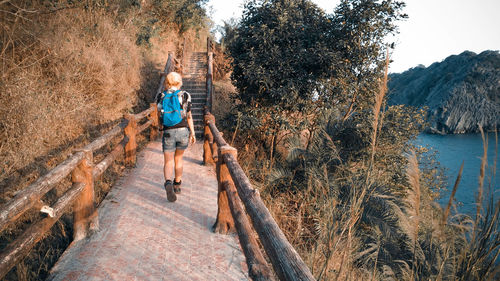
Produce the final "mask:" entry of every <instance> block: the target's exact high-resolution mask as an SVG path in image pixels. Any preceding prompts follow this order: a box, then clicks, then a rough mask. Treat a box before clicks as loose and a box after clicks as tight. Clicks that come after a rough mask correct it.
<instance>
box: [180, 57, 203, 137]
mask: <svg viewBox="0 0 500 281" xmlns="http://www.w3.org/2000/svg"><path fill="white" fill-rule="evenodd" d="M184 63H185V65H184V69H183V74H182V76H183V78H182V82H183V85H182V89H183V90H184V91H187V92H188V93H189V94H191V102H192V107H191V114H192V115H193V122H194V130H195V133H196V137H198V138H200V137H202V136H203V107H204V106H205V105H206V101H207V90H206V74H207V53H206V52H193V53H191V54H190V55H188V56H187V57H186V59H185V60H184Z"/></svg>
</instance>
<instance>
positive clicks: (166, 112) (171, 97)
mask: <svg viewBox="0 0 500 281" xmlns="http://www.w3.org/2000/svg"><path fill="white" fill-rule="evenodd" d="M179 93H180V90H177V91H175V92H173V93H169V92H167V91H165V92H164V95H165V96H164V97H163V99H162V102H161V105H162V118H161V120H162V123H163V125H164V126H167V127H171V126H174V125H177V124H179V123H180V122H181V121H182V116H183V114H182V113H183V112H182V107H181V104H180V102H179Z"/></svg>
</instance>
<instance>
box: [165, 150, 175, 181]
mask: <svg viewBox="0 0 500 281" xmlns="http://www.w3.org/2000/svg"><path fill="white" fill-rule="evenodd" d="M163 158H164V161H163V175H164V176H165V181H167V180H172V178H173V177H172V176H173V171H172V168H173V166H174V152H173V151H172V152H170V151H165V152H164V153H163Z"/></svg>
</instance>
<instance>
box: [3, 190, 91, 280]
mask: <svg viewBox="0 0 500 281" xmlns="http://www.w3.org/2000/svg"><path fill="white" fill-rule="evenodd" d="M84 188H85V184H83V183H80V184H76V185H75V186H73V187H72V188H71V189H70V190H68V191H67V192H66V193H65V194H64V195H63V196H61V197H60V198H59V200H57V202H56V203H55V204H54V207H53V217H47V218H45V219H43V220H41V221H40V222H38V223H36V224H33V225H32V226H30V227H29V228H28V229H27V230H26V231H24V233H23V234H22V235H21V236H19V237H18V238H17V239H16V240H14V241H13V242H11V243H10V244H9V245H8V246H7V247H6V248H5V249H4V250H3V251H2V253H1V254H0V278H3V277H4V276H5V275H6V274H7V273H8V272H9V270H10V269H11V268H12V267H14V266H15V265H16V264H17V263H18V262H19V261H20V260H21V259H22V258H24V257H25V256H26V255H27V254H28V253H29V250H31V249H32V248H33V247H34V246H35V245H36V243H37V242H38V241H40V239H42V238H43V236H44V234H45V232H47V231H48V230H49V229H50V228H51V227H52V225H54V223H56V222H57V220H58V219H59V218H60V217H61V215H62V214H63V213H64V211H65V210H66V209H67V208H68V207H70V206H71V204H72V203H73V202H74V201H75V200H76V199H77V197H78V196H79V195H80V193H81V192H82V191H83V189H84Z"/></svg>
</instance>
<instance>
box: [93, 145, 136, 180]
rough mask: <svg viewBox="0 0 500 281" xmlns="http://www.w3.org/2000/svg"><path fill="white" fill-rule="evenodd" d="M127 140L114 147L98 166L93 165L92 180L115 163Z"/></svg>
mask: <svg viewBox="0 0 500 281" xmlns="http://www.w3.org/2000/svg"><path fill="white" fill-rule="evenodd" d="M127 141H128V138H124V139H123V140H122V141H121V142H120V143H119V144H118V145H117V146H116V147H115V149H113V151H111V153H109V154H108V156H106V158H104V159H103V160H102V161H101V162H100V163H99V164H97V165H95V167H94V169H93V170H92V177H93V178H94V179H96V178H98V177H100V176H101V175H102V174H103V173H104V171H106V170H107V169H108V167H109V166H110V165H111V164H112V163H113V161H115V159H116V158H118V156H120V155H121V154H122V153H123V150H124V148H125V145H126V144H127Z"/></svg>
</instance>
